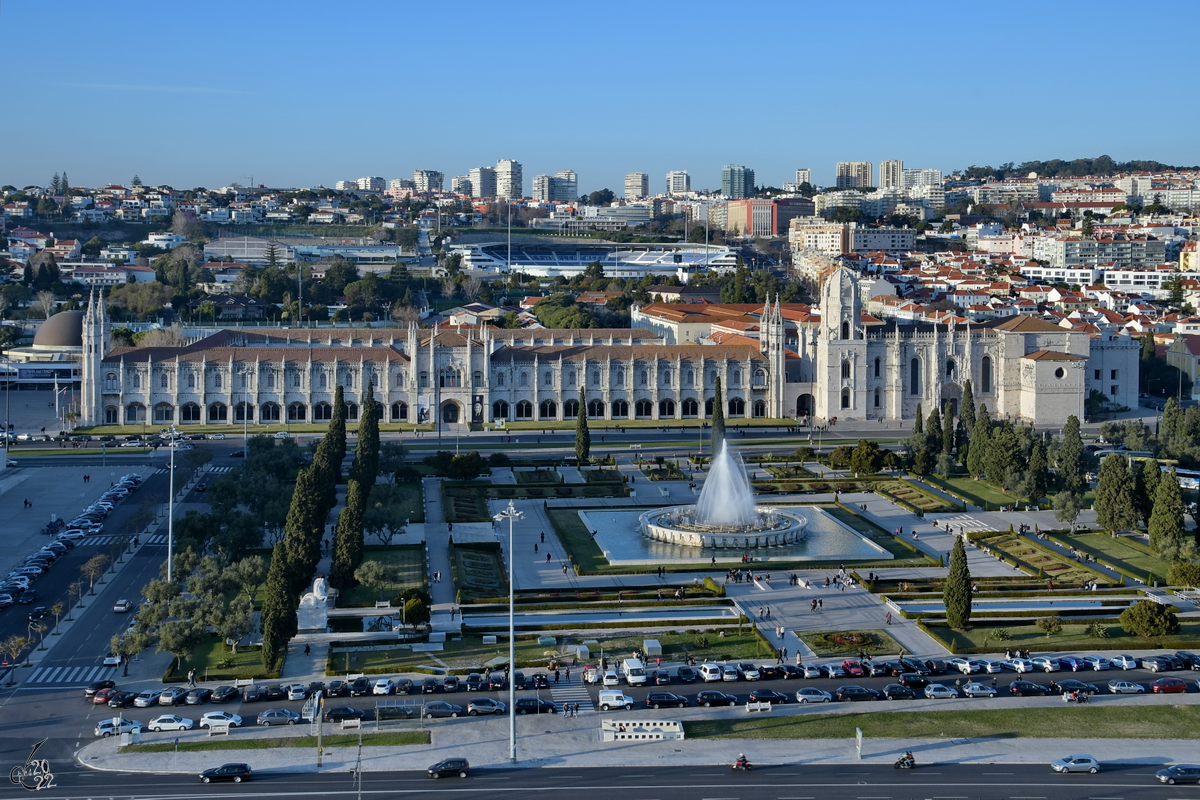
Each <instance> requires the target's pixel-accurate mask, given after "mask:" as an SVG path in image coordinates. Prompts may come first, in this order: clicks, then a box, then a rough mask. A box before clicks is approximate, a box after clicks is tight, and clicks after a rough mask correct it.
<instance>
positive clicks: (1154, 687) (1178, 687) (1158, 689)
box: [1150, 678, 1187, 694]
mask: <svg viewBox="0 0 1200 800" xmlns="http://www.w3.org/2000/svg"><path fill="white" fill-rule="evenodd" d="M1150 691H1152V692H1154V693H1155V694H1182V693H1184V692H1186V691H1187V684H1186V683H1184V682H1183V681H1181V680H1180V679H1179V678H1159V679H1158V680H1156V681H1154V682H1153V683H1151V684H1150Z"/></svg>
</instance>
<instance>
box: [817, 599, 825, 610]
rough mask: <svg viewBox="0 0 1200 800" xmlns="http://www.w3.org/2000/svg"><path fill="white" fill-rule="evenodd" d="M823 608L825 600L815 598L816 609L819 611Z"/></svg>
mask: <svg viewBox="0 0 1200 800" xmlns="http://www.w3.org/2000/svg"><path fill="white" fill-rule="evenodd" d="M823 608H825V601H824V600H817V610H818V611H820V610H822V609H823Z"/></svg>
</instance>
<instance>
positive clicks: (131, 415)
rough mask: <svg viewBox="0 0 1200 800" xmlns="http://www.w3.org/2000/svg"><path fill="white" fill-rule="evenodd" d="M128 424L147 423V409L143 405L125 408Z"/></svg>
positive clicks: (131, 405) (130, 405) (135, 404)
mask: <svg viewBox="0 0 1200 800" xmlns="http://www.w3.org/2000/svg"><path fill="white" fill-rule="evenodd" d="M125 421H126V422H145V421H146V407H145V406H144V405H142V404H141V403H130V404H129V405H128V406H126V407H125Z"/></svg>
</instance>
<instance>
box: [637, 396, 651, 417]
mask: <svg viewBox="0 0 1200 800" xmlns="http://www.w3.org/2000/svg"><path fill="white" fill-rule="evenodd" d="M633 415H634V416H635V417H650V416H653V415H654V403H653V402H651V401H650V400H645V399H643V400H638V401H637V402H636V403H634V404H633Z"/></svg>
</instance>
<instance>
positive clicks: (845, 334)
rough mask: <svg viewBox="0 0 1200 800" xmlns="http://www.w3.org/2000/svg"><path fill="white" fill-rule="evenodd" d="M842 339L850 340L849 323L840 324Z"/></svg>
mask: <svg viewBox="0 0 1200 800" xmlns="http://www.w3.org/2000/svg"><path fill="white" fill-rule="evenodd" d="M842 338H843V339H849V338H850V323H849V322H843V323H842Z"/></svg>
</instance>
